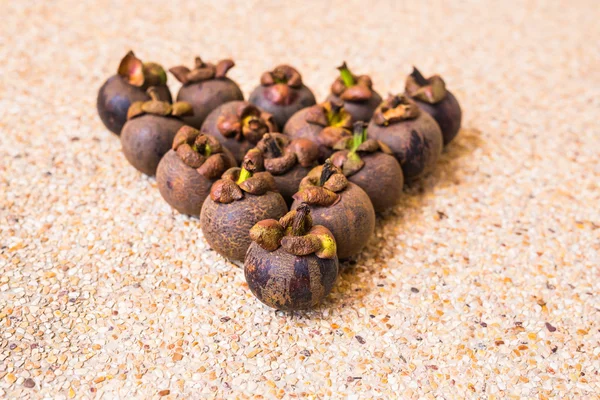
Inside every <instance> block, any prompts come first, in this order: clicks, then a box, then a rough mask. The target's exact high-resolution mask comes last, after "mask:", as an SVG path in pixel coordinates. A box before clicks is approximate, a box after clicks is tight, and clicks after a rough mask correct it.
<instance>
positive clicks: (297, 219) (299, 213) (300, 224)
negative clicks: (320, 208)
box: [292, 203, 311, 236]
mask: <svg viewBox="0 0 600 400" xmlns="http://www.w3.org/2000/svg"><path fill="white" fill-rule="evenodd" d="M309 215H310V207H309V205H308V204H306V203H302V204H300V205H299V206H298V208H296V215H294V220H293V221H292V235H293V236H304V235H306V234H307V233H308V230H310V228H311V226H307V223H306V222H307V221H306V219H307V218H308V217H309Z"/></svg>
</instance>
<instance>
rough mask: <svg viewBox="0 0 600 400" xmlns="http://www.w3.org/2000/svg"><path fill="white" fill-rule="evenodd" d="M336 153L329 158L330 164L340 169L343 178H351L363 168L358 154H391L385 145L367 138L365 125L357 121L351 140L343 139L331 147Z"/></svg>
mask: <svg viewBox="0 0 600 400" xmlns="http://www.w3.org/2000/svg"><path fill="white" fill-rule="evenodd" d="M333 148H334V149H335V150H349V151H338V152H336V153H334V154H333V155H332V156H331V162H332V163H333V165H335V166H336V167H338V168H341V170H342V172H343V173H344V175H345V176H351V175H353V174H355V173H357V172H358V171H360V170H361V169H362V167H364V166H365V162H364V161H363V160H362V158H361V157H360V154H359V153H375V152H377V151H381V152H383V153H386V154H392V150H391V149H390V148H389V147H388V145H386V144H385V143H383V142H381V141H379V140H375V139H368V138H367V123H365V122H362V121H358V122H355V123H354V134H353V136H352V137H351V138H344V139H342V140H340V141H339V142H337V143H336V144H335V146H334V147H333Z"/></svg>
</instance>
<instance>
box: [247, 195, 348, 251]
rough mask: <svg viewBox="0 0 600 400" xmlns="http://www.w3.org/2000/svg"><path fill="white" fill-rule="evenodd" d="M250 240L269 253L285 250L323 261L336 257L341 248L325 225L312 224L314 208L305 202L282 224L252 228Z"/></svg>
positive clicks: (265, 223)
mask: <svg viewBox="0 0 600 400" xmlns="http://www.w3.org/2000/svg"><path fill="white" fill-rule="evenodd" d="M250 238H251V239H252V240H253V241H254V242H256V243H257V244H258V245H259V246H260V247H262V248H263V249H265V250H267V251H275V250H277V249H278V248H280V247H282V248H283V249H284V250H285V251H286V252H288V253H290V254H293V255H295V256H306V255H309V254H313V253H314V254H315V255H316V256H317V257H319V258H326V259H332V258H334V257H336V254H337V246H336V243H335V239H334V237H333V235H332V233H331V232H330V231H329V230H328V229H327V228H325V227H324V226H321V225H315V226H313V224H312V218H311V216H310V207H309V206H308V204H306V203H302V204H300V205H299V206H298V208H297V209H296V210H293V211H290V212H288V213H287V214H286V215H284V216H283V217H281V218H280V219H279V221H277V220H274V219H266V220H263V221H260V222H258V223H257V224H256V225H254V226H253V227H252V229H250Z"/></svg>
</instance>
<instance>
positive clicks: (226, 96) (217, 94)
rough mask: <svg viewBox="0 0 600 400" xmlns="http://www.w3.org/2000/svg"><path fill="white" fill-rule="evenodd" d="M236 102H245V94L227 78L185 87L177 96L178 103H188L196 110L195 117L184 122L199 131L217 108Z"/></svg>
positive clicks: (185, 119) (186, 118)
mask: <svg viewBox="0 0 600 400" xmlns="http://www.w3.org/2000/svg"><path fill="white" fill-rule="evenodd" d="M236 100H240V101H241V100H244V94H243V93H242V91H241V90H240V87H239V86H238V85H237V83H235V82H234V81H232V80H231V79H229V78H227V77H225V78H218V79H210V80H206V81H201V82H196V83H191V84H187V85H184V86H182V87H181V89H179V93H178V94H177V101H186V102H188V103H190V104H191V105H192V107H193V108H194V115H193V116H190V117H184V118H183V121H184V122H185V123H186V124H187V125H189V126H193V127H194V128H197V129H200V128H201V127H202V123H203V122H204V120H205V119H206V117H207V116H208V115H209V114H210V112H211V111H213V110H214V109H215V108H217V107H218V106H220V105H221V104H224V103H227V102H230V101H236Z"/></svg>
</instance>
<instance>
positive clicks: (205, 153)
mask: <svg viewBox="0 0 600 400" xmlns="http://www.w3.org/2000/svg"><path fill="white" fill-rule="evenodd" d="M172 148H173V150H174V151H175V152H176V153H177V155H178V156H179V158H181V160H182V161H183V162H184V163H185V164H186V165H187V166H189V167H191V168H195V169H196V171H198V173H199V174H200V175H203V176H204V177H205V178H206V179H209V180H213V179H216V178H218V177H219V176H221V175H222V174H223V173H224V172H225V171H226V170H227V169H228V168H229V166H230V165H229V163H228V161H227V158H226V157H225V153H224V151H223V146H221V143H219V141H218V140H217V139H215V138H214V137H212V136H210V135H206V134H203V133H200V131H199V130H197V129H194V128H192V127H190V126H182V127H181V129H179V131H177V134H176V135H175V138H174V139H173V146H172Z"/></svg>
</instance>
